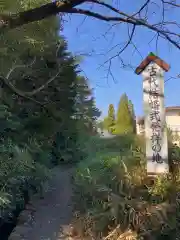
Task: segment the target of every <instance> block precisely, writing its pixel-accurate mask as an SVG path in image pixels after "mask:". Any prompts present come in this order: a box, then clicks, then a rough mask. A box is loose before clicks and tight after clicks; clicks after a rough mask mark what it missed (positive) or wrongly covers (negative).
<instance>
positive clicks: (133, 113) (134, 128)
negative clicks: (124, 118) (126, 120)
mask: <svg viewBox="0 0 180 240" xmlns="http://www.w3.org/2000/svg"><path fill="white" fill-rule="evenodd" d="M129 110H130V113H131V117H132V124H133V133H136V116H135V111H134V105H133V103H132V101H131V100H129Z"/></svg>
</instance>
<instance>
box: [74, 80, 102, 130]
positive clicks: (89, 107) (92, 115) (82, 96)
mask: <svg viewBox="0 0 180 240" xmlns="http://www.w3.org/2000/svg"><path fill="white" fill-rule="evenodd" d="M75 88H76V101H75V109H76V112H75V114H74V117H75V119H78V120H80V121H81V128H82V127H83V126H86V127H88V129H89V131H90V132H92V131H94V129H95V128H96V127H97V126H96V121H97V118H98V117H100V115H101V112H100V111H99V109H98V108H97V107H96V104H95V99H94V97H93V92H92V89H91V88H90V87H89V84H88V79H86V78H85V77H83V76H78V77H77V79H76V84H75Z"/></svg>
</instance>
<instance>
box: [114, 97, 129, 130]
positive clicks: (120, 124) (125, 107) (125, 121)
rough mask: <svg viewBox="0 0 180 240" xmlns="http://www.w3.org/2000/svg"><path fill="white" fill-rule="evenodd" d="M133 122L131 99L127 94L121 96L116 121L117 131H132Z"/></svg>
mask: <svg viewBox="0 0 180 240" xmlns="http://www.w3.org/2000/svg"><path fill="white" fill-rule="evenodd" d="M132 132H133V123H132V116H131V111H130V110H129V100H128V97H127V95H126V94H123V95H122V96H121V99H120V102H119V106H118V110H117V121H116V133H117V134H124V133H132Z"/></svg>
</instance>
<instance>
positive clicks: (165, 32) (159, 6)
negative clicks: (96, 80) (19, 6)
mask: <svg viewBox="0 0 180 240" xmlns="http://www.w3.org/2000/svg"><path fill="white" fill-rule="evenodd" d="M21 2H22V1H21ZM23 3H24V1H23ZM84 3H87V4H90V3H91V4H93V5H96V6H102V7H104V8H105V9H107V10H110V11H111V12H112V14H109V15H105V14H104V11H102V12H100V11H101V9H102V8H99V9H100V10H99V12H98V11H97V12H95V11H92V7H91V6H90V9H88V8H86V9H83V8H77V6H78V5H82V4H84ZM43 4H44V1H42V2H41V1H38V3H37V5H36V7H35V8H34V9H33V8H32V9H26V8H27V6H28V4H27V3H26V4H24V5H25V7H24V11H20V12H17V13H13V14H9V13H7V11H4V12H2V14H1V15H0V19H1V24H0V29H1V30H8V29H13V28H16V27H19V26H23V25H25V24H28V23H32V22H36V21H40V20H42V19H45V18H48V17H50V16H52V15H56V14H59V13H64V14H67V13H69V14H80V15H85V16H89V17H93V18H96V19H99V20H102V21H106V22H112V23H114V22H115V23H125V24H128V26H132V29H131V30H128V32H129V35H128V36H129V39H128V40H127V42H126V43H125V45H124V46H123V47H122V48H121V49H120V51H119V54H118V55H117V57H118V56H119V55H120V54H121V53H122V52H123V51H124V50H125V49H126V48H127V46H128V45H129V44H131V42H132V39H133V37H134V35H135V30H136V29H138V28H139V27H144V28H145V29H148V30H150V31H151V32H152V33H153V34H155V36H156V37H157V40H159V38H160V37H161V38H163V39H166V40H167V41H169V42H170V43H171V44H172V45H173V46H175V47H176V48H178V49H180V45H179V42H178V38H179V35H178V33H177V31H178V30H177V29H178V26H179V21H178V19H177V18H175V20H174V21H173V22H172V21H168V19H169V18H168V16H169V15H170V13H171V14H172V12H173V11H174V10H176V11H178V10H179V8H180V5H179V4H177V3H176V2H175V1H173V0H169V1H164V0H163V1H159V2H158V3H156V7H155V5H154V2H153V1H151V0H147V1H145V2H144V3H142V4H140V5H139V8H138V9H137V6H136V5H135V4H134V9H133V10H132V12H130V13H129V12H126V11H123V10H122V9H123V6H122V5H123V4H121V8H119V4H118V3H117V4H116V3H115V2H113V3H112V4H108V3H105V2H103V1H98V0H92V1H87V0H70V1H54V2H51V3H47V4H44V5H43ZM132 4H133V3H132ZM96 9H97V8H96ZM113 13H114V14H115V16H114V15H113ZM152 13H153V14H152ZM154 13H156V15H158V16H160V18H157V20H156V22H154V21H153V20H154ZM151 15H153V16H152V18H151V17H150V16H151ZM175 15H176V14H175ZM151 21H152V22H153V23H151ZM172 26H176V27H177V28H176V27H175V28H173V29H172Z"/></svg>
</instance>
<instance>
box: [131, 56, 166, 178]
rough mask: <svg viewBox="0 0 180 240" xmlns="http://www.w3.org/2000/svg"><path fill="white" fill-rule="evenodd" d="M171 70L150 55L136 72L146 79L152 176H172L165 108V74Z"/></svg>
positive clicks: (148, 140) (146, 130)
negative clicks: (166, 174)
mask: <svg viewBox="0 0 180 240" xmlns="http://www.w3.org/2000/svg"><path fill="white" fill-rule="evenodd" d="M169 68H170V67H169V65H168V64H167V63H165V62H164V61H163V60H161V59H160V58H159V57H157V56H155V55H154V54H153V53H150V54H149V55H148V56H147V57H146V59H145V60H144V61H142V63H141V64H140V65H139V66H138V67H137V68H136V71H135V73H136V74H138V75H139V74H141V75H142V77H143V104H144V114H145V116H144V124H145V138H146V158H147V174H148V175H149V176H153V175H159V174H165V173H168V172H169V164H168V145H167V129H166V122H165V107H164V72H167V71H168V70H169Z"/></svg>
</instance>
